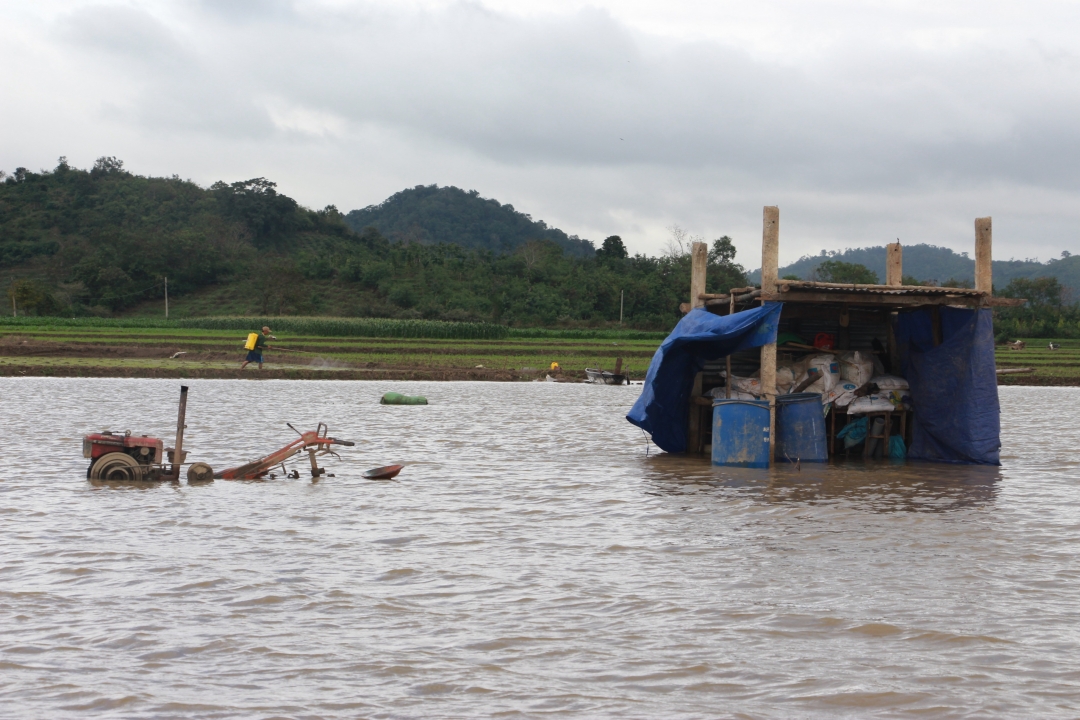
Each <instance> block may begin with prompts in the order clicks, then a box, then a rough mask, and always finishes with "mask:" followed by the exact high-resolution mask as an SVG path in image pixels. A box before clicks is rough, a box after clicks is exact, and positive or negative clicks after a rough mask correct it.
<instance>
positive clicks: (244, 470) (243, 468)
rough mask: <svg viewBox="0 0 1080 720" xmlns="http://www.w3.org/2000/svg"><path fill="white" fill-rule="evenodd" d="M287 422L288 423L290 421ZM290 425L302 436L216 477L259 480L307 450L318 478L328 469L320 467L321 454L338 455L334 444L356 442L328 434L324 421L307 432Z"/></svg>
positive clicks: (314, 474)
mask: <svg viewBox="0 0 1080 720" xmlns="http://www.w3.org/2000/svg"><path fill="white" fill-rule="evenodd" d="M286 424H287V425H288V423H286ZM289 427H290V428H292V429H293V430H295V431H296V432H297V434H299V435H300V437H299V438H297V439H296V440H293V441H292V442H291V443H289V444H288V445H286V446H285V447H283V448H281V449H280V450H277V451H275V452H272V453H270V454H269V455H266V456H265V457H261V458H259V459H258V460H253V461H251V462H249V463H246V464H244V465H240V466H239V467H234V468H229V469H228V470H222V471H221V472H219V473H215V474H214V477H215V478H219V479H221V480H258V479H259V478H263V477H266V476H267V475H268V474H269V473H270V471H271V470H272V469H274V468H275V467H277V466H278V465H281V464H282V463H284V462H285V461H286V460H288V459H289V458H292V457H294V456H295V455H299V454H300V453H302V452H306V453H307V454H308V458H309V459H310V460H311V477H313V478H318V477H319V476H321V475H325V474H326V470H325V469H324V468H321V467H319V463H318V460H317V458H318V456H319V455H335V456H336V455H337V453H335V452H334V451H333V450H331V446H332V445H345V446H348V447H351V446H353V445H355V444H356V443H354V442H352V441H350V440H339V439H337V438H333V437H330V436H329V435H327V427H326V425H325V424H324V423H319V426H318V428H316V429H315V430H309V431H307V432H300V431H299V430H296V428H294V427H293V426H292V425H289Z"/></svg>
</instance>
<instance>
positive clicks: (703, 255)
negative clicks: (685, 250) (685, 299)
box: [690, 242, 709, 310]
mask: <svg viewBox="0 0 1080 720" xmlns="http://www.w3.org/2000/svg"><path fill="white" fill-rule="evenodd" d="M708 268H709V246H708V245H706V244H705V243H703V242H696V243H694V244H693V245H691V246H690V309H691V310H693V309H694V308H699V307H705V301H704V300H702V299H701V296H702V294H704V292H705V271H706V270H708Z"/></svg>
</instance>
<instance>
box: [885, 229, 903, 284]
mask: <svg viewBox="0 0 1080 720" xmlns="http://www.w3.org/2000/svg"><path fill="white" fill-rule="evenodd" d="M885 284H886V285H892V286H893V287H900V286H901V285H903V284H904V250H903V248H901V247H900V241H899V240H897V241H896V242H894V243H889V244H888V245H886V246H885Z"/></svg>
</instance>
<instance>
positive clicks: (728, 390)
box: [724, 288, 735, 400]
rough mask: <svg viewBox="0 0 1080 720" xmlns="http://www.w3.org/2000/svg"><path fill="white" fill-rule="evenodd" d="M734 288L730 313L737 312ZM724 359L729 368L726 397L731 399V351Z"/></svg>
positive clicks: (725, 384)
mask: <svg viewBox="0 0 1080 720" xmlns="http://www.w3.org/2000/svg"><path fill="white" fill-rule="evenodd" d="M733 290H734V288H732V289H731V290H728V293H729V294H730V295H731V305H730V308H729V309H728V315H734V314H735V293H734V292H732V291H733ZM724 360H725V365H726V369H727V375H726V376H725V377H724V398H725V399H727V400H730V399H731V353H728V355H727V357H726V358H724Z"/></svg>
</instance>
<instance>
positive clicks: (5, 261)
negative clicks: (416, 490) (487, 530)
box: [0, 158, 746, 330]
mask: <svg viewBox="0 0 1080 720" xmlns="http://www.w3.org/2000/svg"><path fill="white" fill-rule="evenodd" d="M0 179H2V180H3V181H2V182H0V271H2V274H0V290H3V291H4V292H5V294H6V295H7V301H8V302H9V303H10V304H11V307H12V311H18V312H19V314H20V315H40V316H46V315H48V316H64V317H75V316H116V315H161V314H163V311H164V291H165V279H166V278H167V279H168V289H169V300H170V303H169V305H170V309H171V317H172V318H185V317H201V316H210V315H214V316H220V315H243V316H269V315H277V316H281V315H323V316H325V315H336V316H348V317H389V318H414V319H420V318H423V319H429V320H453V321H471V322H489V323H499V324H504V325H512V326H516V327H535V326H554V325H558V326H560V327H577V326H587V327H595V326H603V325H604V324H613V323H617V322H619V320H620V317H622V318H623V319H624V320H625V322H626V325H627V326H629V327H632V328H636V329H647V330H663V329H669V328H670V327H672V326H673V325H674V324H675V323H676V322H677V321H678V320H679V318H680V317H681V315H680V312H679V304H680V303H682V302H685V301H686V296H687V293H688V283H689V277H690V260H689V256H685V255H684V256H677V257H667V256H665V257H647V256H644V255H635V256H633V257H630V256H629V254H628V253H627V251H626V248H625V245H624V244H623V243H622V240H621V239H619V238H618V237H616V236H611V237H609V238H607V239H605V240H604V243H603V247H601V248H600V249H599V250H594V248H593V246H592V244H591V243H589V242H588V241H586V240H581V239H580V238H575V237H572V236H568V235H566V234H565V233H563V232H562V231H561V230H558V229H557V228H550V227H548V226H547V225H546V224H544V223H541V222H536V221H533V220H532V218H530V217H529V216H527V215H525V214H523V213H520V212H518V211H516V210H515V209H513V208H512V207H511V206H509V205H502V204H500V203H498V202H497V201H494V200H485V199H483V198H480V197H479V194H478V193H475V192H473V193H467V192H465V191H462V190H460V189H457V188H438V187H435V186H428V187H420V188H413V189H411V190H406V191H402V192H401V193H397V194H396V195H394V196H392V197H391V198H389V199H388V200H387V201H386V202H384V203H381V204H380V205H378V206H373V207H372V208H368V209H366V210H364V211H357V212H354V213H351V216H352V218H353V221H354V223H355V224H358V225H359V226H360V228H361V229H360V230H359V231H356V230H353V229H352V228H351V227H350V226H349V224H348V223H347V222H346V217H345V216H344V215H342V214H341V213H340V212H338V210H337V209H336V208H335V207H333V206H328V207H326V208H324V209H322V210H312V209H309V208H305V207H302V206H300V205H299V204H298V203H297V202H296V201H295V200H293V199H292V198H290V197H288V196H286V195H283V194H281V193H279V192H278V191H277V189H276V186H275V184H274V183H273V182H271V181H269V180H267V179H265V178H254V179H251V180H245V181H240V182H233V183H224V182H217V183H214V184H213V185H212V186H211V187H209V188H203V187H200V186H199V185H197V184H195V183H193V182H190V181H185V180H181V179H180V178H179V177H175V176H174V177H171V178H160V177H143V176H138V175H133V174H131V173H130V172H128V171H126V170H125V169H124V167H123V163H122V162H120V161H119V160H117V159H115V158H100V159H99V160H98V161H97V163H95V165H94V167H93V168H92V169H91V170H89V171H87V170H80V169H78V168H74V167H71V166H69V165H68V164H67V162H66V161H65V160H64V159H63V158H61V161H60V163H59V164H58V165H57V167H56V168H55V169H54V170H52V171H42V172H37V173H35V172H30V171H27V170H26V169H25V168H18V169H16V170H15V172H14V173H13V174H12V175H11V176H7V177H4V176H0ZM384 220H385V221H386V223H387V224H384V225H383V226H384V227H385V228H386V230H385V233H386V234H387V235H389V236H390V237H387V236H386V235H384V234H383V232H380V230H379V229H378V227H377V225H375V224H374V223H383V221H384ZM421 221H423V222H424V223H426V226H421V224H420V223H421ZM395 223H396V224H395ZM399 228H404V229H399ZM745 282H746V280H745V275H744V272H743V270H742V268H741V267H739V266H737V265H735V264H734V249H733V248H727V249H723V251H722V252H719V254H717V255H716V257H715V258H714V261H713V262H712V263H711V264H710V267H709V272H708V283H709V284H708V287H709V289H710V290H711V291H718V290H725V289H727V288H729V287H733V286H742V285H744V284H745Z"/></svg>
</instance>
